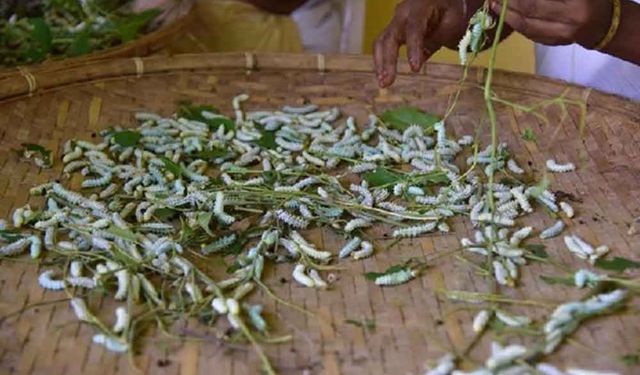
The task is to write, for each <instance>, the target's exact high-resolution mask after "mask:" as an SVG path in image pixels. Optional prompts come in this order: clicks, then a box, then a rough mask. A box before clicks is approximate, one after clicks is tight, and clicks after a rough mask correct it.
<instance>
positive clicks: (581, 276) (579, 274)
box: [573, 269, 603, 288]
mask: <svg viewBox="0 0 640 375" xmlns="http://www.w3.org/2000/svg"><path fill="white" fill-rule="evenodd" d="M602 278H603V276H601V275H598V274H596V273H593V272H591V271H589V270H584V269H583V270H578V271H576V273H575V274H574V276H573V280H574V284H575V286H577V287H578V288H584V287H585V286H589V287H590V288H593V287H595V286H597V285H598V283H599V282H600V280H602Z"/></svg>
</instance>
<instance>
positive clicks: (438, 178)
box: [420, 171, 449, 184]
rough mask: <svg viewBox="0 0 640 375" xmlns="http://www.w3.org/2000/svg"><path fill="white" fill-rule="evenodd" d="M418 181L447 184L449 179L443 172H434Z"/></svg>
mask: <svg viewBox="0 0 640 375" xmlns="http://www.w3.org/2000/svg"><path fill="white" fill-rule="evenodd" d="M420 180H421V182H422V183H431V184H446V183H448V182H449V177H447V174H446V173H445V172H442V171H434V172H429V173H428V174H426V175H424V176H421V177H420Z"/></svg>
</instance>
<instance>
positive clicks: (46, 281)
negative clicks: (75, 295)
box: [38, 270, 66, 290]
mask: <svg viewBox="0 0 640 375" xmlns="http://www.w3.org/2000/svg"><path fill="white" fill-rule="evenodd" d="M54 274H55V272H54V271H53V270H47V271H44V272H42V273H41V274H40V276H38V283H39V284H40V286H41V287H42V288H44V289H49V290H62V289H64V287H65V286H66V282H65V281H64V280H54V279H53V276H54Z"/></svg>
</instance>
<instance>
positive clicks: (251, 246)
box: [0, 94, 596, 351]
mask: <svg viewBox="0 0 640 375" xmlns="http://www.w3.org/2000/svg"><path fill="white" fill-rule="evenodd" d="M248 99H249V97H248V96H247V95H244V94H243V95H239V96H237V97H235V98H234V99H233V101H232V104H233V109H234V112H235V120H232V119H229V118H227V117H225V116H223V115H221V114H218V113H215V112H213V111H209V110H199V112H198V113H197V115H198V116H197V119H194V118H192V117H189V116H187V117H185V116H178V115H174V116H170V117H162V116H160V115H157V114H154V113H138V114H136V116H135V117H136V120H137V121H138V127H136V128H133V129H128V130H124V129H121V128H114V129H107V130H105V131H103V132H102V133H101V136H102V138H103V140H102V142H100V143H91V142H87V141H82V140H74V141H69V142H67V143H66V144H65V145H64V150H63V156H62V161H63V163H64V167H63V174H64V175H65V176H71V175H72V174H74V173H80V174H81V175H82V176H84V180H83V181H82V183H81V185H82V188H83V190H82V191H81V192H78V191H73V190H71V189H69V188H67V187H65V185H64V184H63V183H60V182H49V183H45V184H42V185H40V186H36V187H34V188H33V189H31V193H32V194H33V195H39V196H45V197H46V204H45V206H44V207H42V208H32V207H31V206H29V205H26V206H24V207H19V208H17V209H15V210H14V212H13V216H12V221H13V226H14V227H15V228H23V230H24V231H23V233H22V234H20V235H18V236H17V237H14V238H12V239H11V240H10V241H7V243H6V244H5V245H4V246H2V247H0V254H2V255H4V256H12V255H18V254H20V253H22V252H24V251H26V250H27V248H28V249H29V252H30V254H31V256H32V257H33V258H38V257H44V256H47V255H48V253H52V254H55V255H57V256H58V257H62V258H64V259H66V260H68V262H65V263H64V264H68V265H69V266H68V267H61V266H58V267H51V268H48V269H45V270H43V271H42V273H41V275H40V277H39V279H38V281H39V283H40V285H41V286H42V287H43V288H47V289H51V290H66V291H67V292H69V293H72V294H74V291H82V290H88V289H94V288H100V289H106V290H110V291H112V292H113V296H114V299H115V300H117V301H122V302H123V305H122V306H119V307H117V308H116V309H115V311H114V313H113V315H114V322H113V324H112V325H107V324H105V323H103V322H101V321H100V320H98V318H96V316H94V315H93V314H92V313H91V311H90V307H89V306H87V305H86V303H85V301H84V300H83V299H82V298H81V297H75V298H73V299H72V301H71V305H72V307H73V310H74V311H75V313H76V315H77V317H78V319H79V320H81V321H85V322H89V323H91V324H92V325H93V326H95V327H97V328H98V330H99V332H98V333H97V334H96V335H95V336H94V338H93V341H94V342H95V343H96V344H100V345H103V346H104V347H106V348H107V349H109V350H114V351H127V350H130V348H131V344H132V343H131V342H130V341H129V340H130V338H132V337H135V335H133V334H132V332H131V330H132V329H133V326H132V317H131V316H130V315H131V314H130V311H129V310H128V309H127V307H125V306H131V305H132V304H136V303H142V302H143V301H144V302H146V304H145V306H148V308H150V309H154V310H155V311H160V312H162V313H165V314H166V316H176V313H178V312H181V313H184V311H185V310H184V309H185V308H186V310H187V311H190V312H191V313H192V314H194V315H199V316H207V317H210V316H215V317H222V318H225V319H226V320H227V321H228V323H229V324H230V325H231V326H232V327H233V328H235V329H240V330H243V331H244V330H245V329H247V328H251V329H253V330H255V331H257V332H259V333H266V330H267V328H268V327H267V322H266V320H265V319H264V318H263V316H262V315H261V314H262V306H261V305H259V304H251V303H248V302H245V299H246V298H247V296H249V295H250V294H251V293H252V291H253V290H254V289H255V287H256V286H257V285H264V284H262V282H261V280H262V276H263V270H264V267H265V263H272V264H279V263H282V262H286V263H289V264H291V266H290V269H291V277H292V279H293V280H294V281H295V282H296V283H298V284H299V285H301V286H304V287H309V288H317V289H326V288H330V287H331V282H332V277H330V276H331V275H323V274H322V272H323V271H322V270H323V269H326V266H327V265H328V264H329V263H331V262H334V261H336V259H346V258H352V259H354V260H359V259H365V258H368V257H370V256H372V255H373V254H374V253H375V246H374V244H373V243H372V241H371V238H370V236H369V235H368V233H367V230H368V228H370V227H372V226H374V225H380V224H384V225H390V226H391V227H392V228H391V232H392V234H393V237H394V238H408V237H417V236H422V235H427V234H430V233H434V232H442V233H447V232H449V231H450V227H449V224H448V221H450V220H451V219H452V218H453V217H456V216H465V217H467V216H468V217H469V218H470V220H471V223H472V224H473V225H474V226H477V227H479V229H478V231H477V232H476V235H475V239H474V240H473V241H471V240H468V239H463V240H462V245H463V247H464V248H465V249H466V250H467V251H469V252H472V253H477V254H480V255H482V256H485V257H486V256H492V257H493V263H492V270H491V274H492V275H493V277H494V278H495V279H496V280H497V281H498V282H499V283H500V284H502V285H509V286H513V285H515V283H516V280H517V278H518V273H519V271H518V267H519V266H522V265H524V264H525V263H526V258H527V256H528V255H530V252H529V251H528V250H527V249H526V247H524V246H523V244H522V243H523V241H524V240H525V239H527V238H528V237H529V236H530V235H531V234H532V232H533V228H530V227H525V228H522V229H519V230H513V231H512V229H511V227H514V226H515V225H516V220H517V219H518V218H520V217H521V216H523V215H525V214H529V213H531V212H533V211H534V207H535V206H536V204H537V205H539V206H541V207H545V208H546V209H548V210H550V211H552V212H554V213H557V212H560V210H562V211H564V212H565V214H566V216H567V217H572V216H573V209H572V208H571V207H570V206H569V205H568V204H566V203H565V202H560V203H559V204H558V203H557V201H556V198H555V196H554V194H553V193H551V192H550V191H547V190H541V189H539V188H537V187H536V186H526V185H524V184H522V183H517V184H512V185H509V186H508V185H504V184H498V183H495V184H491V185H490V184H488V183H487V177H488V176H493V175H498V174H499V173H502V172H504V173H506V174H512V175H520V174H522V173H524V170H523V169H522V168H521V167H520V166H519V165H518V163H517V162H516V161H515V160H514V159H512V158H510V157H509V154H508V151H507V149H506V145H504V144H500V145H498V146H497V148H496V149H495V150H494V149H493V148H492V147H491V146H490V147H488V148H486V149H484V150H482V151H480V152H476V153H472V155H471V156H470V157H469V158H468V159H467V163H466V165H465V167H460V166H458V165H457V164H456V160H457V158H458V157H459V156H461V154H462V153H463V152H464V151H465V149H467V150H470V149H471V148H472V147H471V146H472V144H473V143H474V140H473V137H471V136H462V137H460V138H459V139H453V138H452V137H451V136H450V134H449V132H448V130H447V127H446V125H445V123H444V122H439V123H437V124H435V126H433V128H429V127H423V126H420V125H411V126H408V127H407V128H406V129H403V130H398V129H395V128H394V127H392V126H390V125H389V124H386V123H384V122H382V121H381V120H380V119H378V118H377V117H376V116H374V115H371V116H370V118H369V121H368V123H367V124H366V125H364V126H360V127H359V126H358V125H357V124H356V121H355V119H354V118H353V117H347V118H346V119H344V120H342V119H341V114H340V111H339V110H338V109H337V108H331V109H328V110H319V109H318V107H316V106H314V105H305V106H303V107H290V106H286V107H283V108H282V110H280V111H256V112H246V111H244V110H243V108H242V105H243V102H245V101H247V100H248ZM123 138H124V139H125V141H123ZM127 138H130V139H127ZM493 154H496V155H497V156H498V157H497V158H495V159H494V158H493V157H492V155H493ZM478 166H483V168H477V167H478ZM380 175H382V176H383V177H384V178H383V179H382V180H381V181H380V180H377V179H376V178H377V177H379V176H380ZM389 176H391V177H389ZM345 177H349V178H345ZM345 181H349V182H348V183H345ZM491 202H493V206H495V207H492V203H491ZM243 222H249V223H250V225H249V228H248V229H246V227H244V228H245V229H238V228H240V227H242V225H238V224H242V223H243ZM559 222H560V223H562V225H558V224H556V225H554V227H552V228H549V229H547V230H545V231H543V232H542V234H541V237H543V238H551V237H554V236H557V235H559V234H560V232H561V231H562V230H563V229H564V223H563V222H562V221H559ZM236 226H237V227H236ZM560 226H561V227H560ZM314 227H320V228H332V229H333V230H335V231H336V232H337V233H338V234H339V235H341V236H343V238H344V245H342V247H341V248H340V249H326V248H321V247H319V246H317V245H316V244H314V243H313V241H310V240H309V239H307V238H305V234H304V233H305V232H304V230H305V229H310V228H314ZM559 227H560V228H559ZM5 240H6V238H5ZM194 252H198V253H200V254H199V255H198V256H202V257H214V256H222V255H226V254H232V255H233V260H234V263H233V266H232V267H231V268H230V269H229V274H228V276H226V277H222V278H219V279H216V280H214V279H212V278H211V277H210V276H208V275H207V274H206V273H204V272H203V271H202V270H200V269H199V268H198V267H196V266H195V265H194V264H193V263H192V260H193V257H194V255H193V253H194ZM417 274H418V273H417V271H416V270H414V269H411V268H408V267H407V268H403V269H400V270H397V269H396V271H394V272H392V273H389V274H383V275H380V276H378V277H376V278H375V280H374V282H375V284H376V285H379V286H396V285H399V284H403V283H406V282H408V281H410V280H411V279H413V278H415V277H416V276H417ZM576 277H577V276H576ZM581 277H585V279H584V281H583V282H582V281H581V285H582V286H590V285H592V284H593V283H594V282H596V281H594V280H595V279H594V278H593V275H586V276H581ZM576 280H578V279H576ZM580 280H582V278H581V279H580ZM576 284H578V281H576ZM175 301H179V303H178V302H175ZM493 317H495V318H496V319H499V320H501V321H502V322H503V323H504V324H506V325H511V326H525V325H528V324H529V321H528V320H527V318H526V317H518V316H513V315H510V314H508V313H507V312H504V311H495V312H492V313H489V312H485V313H484V314H483V315H481V316H480V317H478V318H477V322H475V323H474V330H475V329H478V330H482V329H484V325H486V324H487V322H488V321H489V319H491V318H493Z"/></svg>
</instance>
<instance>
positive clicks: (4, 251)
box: [0, 238, 31, 256]
mask: <svg viewBox="0 0 640 375" xmlns="http://www.w3.org/2000/svg"><path fill="white" fill-rule="evenodd" d="M30 243H31V241H30V239H29V238H21V239H19V240H17V241H15V242H12V243H10V244H8V245H4V246H2V247H0V255H3V256H12V255H18V254H20V253H22V252H23V251H25V249H26V248H27V246H29V244H30Z"/></svg>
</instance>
